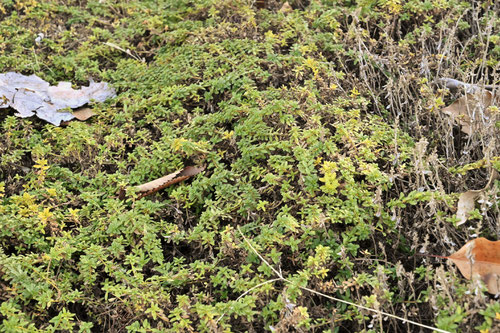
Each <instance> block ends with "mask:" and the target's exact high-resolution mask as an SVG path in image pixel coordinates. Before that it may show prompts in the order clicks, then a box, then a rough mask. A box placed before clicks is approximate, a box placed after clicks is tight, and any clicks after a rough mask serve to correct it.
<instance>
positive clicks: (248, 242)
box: [217, 227, 450, 333]
mask: <svg viewBox="0 0 500 333" xmlns="http://www.w3.org/2000/svg"><path fill="white" fill-rule="evenodd" d="M238 232H239V233H240V235H241V237H243V239H244V240H245V242H246V243H247V245H248V246H249V247H250V249H252V251H253V252H254V253H255V254H256V255H257V256H258V257H259V258H260V260H262V261H263V262H264V263H265V264H266V265H267V266H268V267H269V268H270V269H271V270H272V271H273V272H274V274H276V275H277V276H278V279H274V280H269V281H266V282H264V283H261V284H260V285H257V286H255V287H254V288H252V289H255V288H257V287H259V286H261V285H263V284H266V283H269V282H274V281H278V280H281V281H284V282H287V283H290V284H292V281H290V280H288V279H286V278H284V277H283V274H281V272H278V271H277V270H276V269H275V268H274V267H273V266H271V265H270V264H269V262H268V261H267V260H266V259H264V257H262V256H261V255H260V253H259V252H257V250H256V249H255V248H254V247H253V246H252V244H251V243H250V241H249V240H248V239H247V238H246V237H245V235H243V233H242V232H241V229H240V227H238ZM299 288H300V289H302V290H305V291H308V292H310V293H313V294H316V295H318V296H322V297H325V298H328V299H330V300H332V301H335V302H340V303H344V304H347V305H351V306H354V307H357V308H359V309H363V310H367V311H371V312H375V313H377V314H378V315H383V316H387V317H390V318H394V319H397V320H400V321H402V322H403V323H410V324H413V325H416V326H419V327H423V328H427V329H430V330H433V331H436V332H441V333H450V332H448V331H445V330H442V329H440V328H436V327H432V326H428V325H424V324H421V323H417V322H415V321H412V320H409V319H406V318H403V317H399V316H396V315H393V314H390V313H387V312H383V311H380V310H375V309H372V308H368V307H366V306H363V305H359V304H356V303H352V302H349V301H345V300H343V299H340V298H336V297H332V296H329V295H326V294H323V293H320V292H319V291H316V290H314V289H310V288H307V287H300V286H299ZM252 289H250V290H252ZM250 290H249V291H250ZM249 291H247V292H246V293H244V294H243V295H246V294H248V292H249ZM243 295H241V296H240V297H238V299H239V298H241V297H242V296H243ZM223 316H224V314H223V315H222V316H221V317H219V319H218V320H217V322H218V321H219V320H220V319H222V317H223Z"/></svg>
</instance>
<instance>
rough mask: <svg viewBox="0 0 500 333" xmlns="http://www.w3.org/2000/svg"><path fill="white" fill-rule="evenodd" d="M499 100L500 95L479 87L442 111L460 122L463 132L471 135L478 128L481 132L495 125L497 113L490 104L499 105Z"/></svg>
mask: <svg viewBox="0 0 500 333" xmlns="http://www.w3.org/2000/svg"><path fill="white" fill-rule="evenodd" d="M499 101H500V96H498V95H494V94H493V93H492V92H491V91H488V90H484V89H477V90H475V92H474V93H468V94H466V95H465V96H463V97H460V98H459V99H457V100H456V101H455V102H453V103H452V104H451V105H449V106H447V107H445V108H443V109H441V112H443V113H444V114H446V115H448V116H450V117H451V118H452V119H453V120H454V121H456V122H458V124H460V126H461V130H462V132H464V133H465V134H467V135H471V134H472V133H473V132H475V131H477V130H479V131H480V132H481V131H482V130H483V129H485V128H490V127H493V126H494V124H495V119H496V114H494V113H493V112H491V108H490V106H493V105H498V104H499Z"/></svg>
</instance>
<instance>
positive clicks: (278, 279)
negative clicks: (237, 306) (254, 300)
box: [215, 278, 283, 324]
mask: <svg viewBox="0 0 500 333" xmlns="http://www.w3.org/2000/svg"><path fill="white" fill-rule="evenodd" d="M282 280H283V279H282V278H277V279H272V280H267V281H264V282H262V283H259V284H258V285H256V286H253V287H252V288H250V289H248V290H247V291H245V292H244V293H243V294H241V295H240V296H238V298H237V299H236V300H235V302H237V301H238V300H239V299H240V298H242V297H244V296H245V295H247V294H248V293H250V292H251V291H252V290H254V289H257V288H259V287H262V286H263V285H265V284H268V283H273V282H276V281H282ZM233 307H234V304H233V305H232V306H231V307H230V308H229V310H228V311H230V310H232V309H233ZM225 315H226V312H224V313H223V314H221V316H220V317H219V319H217V321H216V322H215V323H216V324H217V323H218V322H219V321H220V320H221V319H222V318H223V317H224V316H225Z"/></svg>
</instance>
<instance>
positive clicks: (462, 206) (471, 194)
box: [457, 169, 499, 226]
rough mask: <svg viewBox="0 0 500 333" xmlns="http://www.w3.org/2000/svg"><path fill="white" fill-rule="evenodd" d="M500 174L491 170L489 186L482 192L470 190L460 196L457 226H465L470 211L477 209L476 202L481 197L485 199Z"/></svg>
mask: <svg viewBox="0 0 500 333" xmlns="http://www.w3.org/2000/svg"><path fill="white" fill-rule="evenodd" d="M498 177H499V174H498V172H497V171H496V170H495V169H492V170H491V174H490V178H489V180H488V184H486V186H485V187H484V188H483V189H481V190H470V191H467V192H464V193H462V194H460V197H459V198H458V204H457V218H458V219H459V221H458V222H457V226H459V225H462V224H464V223H465V222H466V221H467V218H468V217H469V213H470V211H472V210H473V209H474V208H475V204H476V200H477V198H479V197H484V195H485V193H486V192H487V191H488V189H489V188H490V186H491V185H492V184H493V182H494V180H495V179H498Z"/></svg>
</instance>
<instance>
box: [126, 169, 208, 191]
mask: <svg viewBox="0 0 500 333" xmlns="http://www.w3.org/2000/svg"><path fill="white" fill-rule="evenodd" d="M203 170H205V167H194V166H188V167H185V168H184V169H182V170H178V171H175V172H173V173H171V174H169V175H166V176H164V177H161V178H158V179H155V180H153V181H150V182H148V183H145V184H142V185H138V186H136V187H135V188H136V190H137V192H139V196H138V197H139V198H142V197H145V196H147V195H150V194H153V193H156V192H158V191H159V190H162V189H164V188H165V187H168V186H170V185H173V184H176V183H179V182H182V181H183V180H186V179H188V178H189V177H192V176H194V175H197V174H199V173H200V172H202V171H203Z"/></svg>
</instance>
